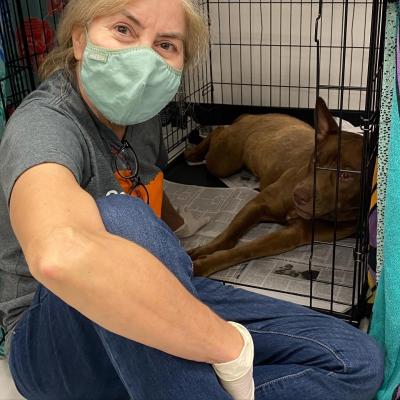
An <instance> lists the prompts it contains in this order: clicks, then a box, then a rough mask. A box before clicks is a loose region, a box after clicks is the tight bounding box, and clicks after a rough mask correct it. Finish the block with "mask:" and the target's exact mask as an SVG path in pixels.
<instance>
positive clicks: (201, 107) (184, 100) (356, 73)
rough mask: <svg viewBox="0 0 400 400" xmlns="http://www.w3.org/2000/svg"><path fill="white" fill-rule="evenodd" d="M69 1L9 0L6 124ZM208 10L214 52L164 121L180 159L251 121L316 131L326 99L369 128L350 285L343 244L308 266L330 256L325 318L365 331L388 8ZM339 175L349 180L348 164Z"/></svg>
mask: <svg viewBox="0 0 400 400" xmlns="http://www.w3.org/2000/svg"><path fill="white" fill-rule="evenodd" d="M66 2H67V0H34V1H32V0H30V1H28V0H14V1H11V0H0V12H1V23H0V35H1V36H0V39H1V42H2V44H3V48H4V53H5V58H6V75H5V76H4V77H1V76H0V79H1V81H2V83H3V85H0V94H1V104H2V105H3V108H4V109H5V110H6V118H9V116H10V115H11V113H12V111H13V110H14V109H15V107H16V106H17V105H18V104H19V102H20V101H21V100H22V98H23V97H24V96H25V95H26V94H28V93H29V92H30V91H31V90H33V89H34V88H35V86H36V85H37V83H38V82H37V78H36V71H37V68H38V65H39V64H40V62H41V60H42V58H43V57H44V55H45V54H46V52H47V51H48V50H49V49H50V48H51V46H52V45H53V43H54V40H55V39H54V36H55V35H54V31H55V28H56V26H57V23H58V18H59V16H60V13H61V11H62V9H63V7H64V6H65V4H66ZM200 6H201V8H202V10H203V12H204V14H205V16H206V17H207V19H208V22H209V28H210V46H209V51H208V54H207V55H206V57H204V59H203V60H202V61H201V62H200V63H199V64H198V65H197V66H196V67H193V68H191V69H189V70H188V71H187V72H186V74H185V77H184V81H183V84H182V87H181V90H180V92H179V93H178V95H177V96H176V99H175V100H174V101H173V102H172V103H171V104H170V105H169V106H167V108H166V109H165V110H164V112H163V113H162V115H161V119H162V125H163V132H164V138H165V142H166V145H167V149H168V151H169V156H170V160H171V161H172V160H174V159H176V158H177V157H178V156H179V155H180V154H181V153H182V151H183V150H184V149H185V147H186V145H187V142H188V139H190V138H193V137H194V136H196V133H197V132H198V130H199V129H201V128H202V127H204V126H207V127H208V126H213V125H225V124H230V123H231V122H232V121H233V120H234V119H235V118H237V117H238V116H239V115H241V114H243V113H267V112H280V113H287V114H290V115H292V116H295V117H298V118H300V119H302V120H304V121H306V122H309V123H311V124H313V108H314V104H315V99H316V97H317V96H318V95H319V96H321V97H322V98H324V99H325V101H326V103H327V105H328V107H329V108H330V110H331V111H332V113H333V114H334V115H336V116H337V117H339V123H340V124H342V121H343V120H347V121H349V122H351V123H352V124H353V125H356V126H360V127H361V129H362V132H363V138H364V139H363V140H364V146H363V163H362V168H361V170H360V171H358V172H359V173H360V176H361V194H362V195H361V203H360V210H359V215H358V233H357V235H356V237H355V240H354V243H353V244H351V245H347V246H348V247H351V251H352V257H353V258H354V263H353V269H352V271H351V280H350V283H349V282H345V283H344V282H342V281H340V280H339V279H337V274H336V270H337V268H338V266H337V264H338V257H337V254H338V251H339V249H340V247H341V246H342V245H341V244H340V243H337V242H336V241H334V243H317V242H316V241H313V244H312V245H311V248H310V257H309V261H308V267H309V271H310V272H311V271H312V270H313V268H314V266H315V264H316V263H318V260H317V258H318V257H317V256H316V249H317V248H320V247H321V246H323V247H325V248H326V249H327V250H326V251H327V252H329V253H330V256H331V259H332V273H331V277H330V279H328V280H325V282H324V283H325V284H326V285H327V286H328V287H329V293H328V297H327V299H328V300H327V301H328V303H329V305H328V307H325V311H328V312H329V313H332V314H335V315H337V316H339V317H341V318H344V319H346V320H348V321H351V322H353V323H357V322H358V321H359V320H360V317H361V315H362V313H363V303H364V302H363V297H364V291H365V289H366V271H367V266H366V262H367V261H366V258H367V252H368V231H367V219H368V205H369V198H370V181H371V173H372V169H373V164H374V158H375V154H376V146H377V135H378V122H379V104H380V89H381V81H382V67H383V44H384V33H385V12H386V1H383V0H375V1H373V0H367V1H361V0H353V1H343V0H342V1H339V0H330V1H322V0H319V1H313V0H308V1H303V0H301V1H294V0H281V1H279V0H268V1H267V0H258V1H256V0H207V1H205V0H204V1H200ZM335 171H336V172H337V173H340V166H338V167H337V168H336V169H335ZM318 173H319V168H318V166H315V174H318ZM310 276H312V274H311V275H310ZM316 281H317V279H314V278H311V279H310V280H309V282H308V288H309V289H308V293H307V294H303V295H302V296H304V297H305V299H306V303H307V305H309V306H310V307H313V308H320V307H319V305H318V304H319V303H318V300H320V299H321V298H320V296H319V295H318V293H316V291H315V287H316V283H317V282H316ZM249 286H252V287H256V286H254V285H249ZM256 288H257V287H256ZM272 290H273V289H272ZM340 290H346V291H350V292H351V295H350V300H348V301H345V302H343V304H342V305H343V306H344V307H342V308H341V309H340V310H339V311H338V309H337V308H335V307H334V303H335V301H334V296H335V293H336V292H337V291H340ZM286 292H287V294H295V295H298V294H299V293H296V292H295V291H293V290H287V291H286ZM325 300H326V298H325ZM339 303H340V302H339Z"/></svg>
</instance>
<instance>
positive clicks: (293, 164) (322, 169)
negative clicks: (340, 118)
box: [184, 98, 363, 276]
mask: <svg viewBox="0 0 400 400" xmlns="http://www.w3.org/2000/svg"><path fill="white" fill-rule="evenodd" d="M315 119H316V121H318V133H317V142H318V143H317V154H316V160H317V166H318V168H319V169H318V171H317V174H316V175H317V177H316V186H315V187H316V198H315V218H316V222H315V240H317V241H323V242H331V241H333V240H334V224H335V214H336V221H337V225H336V239H337V240H339V239H343V238H345V237H347V236H350V235H352V234H354V233H355V231H356V222H357V216H358V206H359V199H360V169H361V158H362V145H363V138H362V136H361V135H357V134H354V133H351V132H346V131H342V135H341V141H340V151H338V150H339V149H338V144H339V143H338V135H339V127H338V125H337V123H336V122H335V120H334V119H333V117H332V116H331V114H330V112H329V110H328V109H327V107H326V104H325V102H324V101H323V100H322V99H321V98H318V99H317V102H316V107H315ZM314 152H315V130H314V128H312V127H311V126H310V125H308V124H306V123H305V122H303V121H301V120H298V119H296V118H293V117H290V116H288V115H283V114H264V115H242V116H241V117H239V118H238V119H237V120H236V121H234V123H233V124H232V125H230V126H228V127H218V128H216V129H214V130H213V131H212V132H211V133H210V134H209V135H208V136H207V137H206V138H205V139H203V141H202V142H200V143H199V144H198V145H196V146H195V147H193V148H189V149H187V150H186V151H185V153H184V157H185V158H186V160H188V161H191V162H199V161H201V160H205V163H206V167H207V169H208V171H209V172H210V173H212V174H213V175H215V176H217V177H220V178H224V177H227V176H230V175H232V174H234V173H235V172H237V171H239V170H240V169H242V168H243V167H245V168H247V169H248V170H249V171H250V172H251V173H252V174H253V175H255V176H256V177H258V178H259V181H260V187H259V189H260V193H259V194H258V195H257V196H256V197H255V198H254V199H253V200H251V201H249V202H248V203H247V204H246V205H245V206H244V207H243V208H242V209H241V210H240V211H239V213H238V214H237V215H236V216H235V218H234V219H233V220H232V222H231V223H230V224H229V226H228V227H227V228H226V229H225V230H224V231H223V232H222V233H220V234H219V235H218V236H217V237H216V238H214V239H213V240H212V241H211V242H210V243H208V244H206V245H204V246H200V247H197V248H194V249H191V250H189V255H190V257H191V258H192V260H193V265H194V273H195V274H196V275H202V276H208V275H211V274H213V273H215V272H217V271H220V270H222V269H225V268H228V267H230V266H232V265H236V264H239V263H241V262H244V261H247V260H251V259H254V258H260V257H266V256H272V255H275V254H280V253H284V252H286V251H289V250H292V249H294V248H296V247H298V246H302V245H306V244H310V243H311V240H312V222H311V218H312V216H313V207H314V204H313V203H314V201H313V187H314V185H313V183H314V157H315V155H314ZM339 154H340V160H339V159H338V157H339ZM338 161H340V173H339V179H338V182H339V185H338V201H337V204H336V192H337V191H336V183H337V176H336V168H337V163H338ZM259 222H275V223H279V224H282V225H283V227H282V229H280V230H278V231H276V232H273V233H271V234H268V235H266V236H264V237H259V238H257V239H255V240H253V241H251V242H249V243H246V244H241V245H238V246H235V245H236V244H237V242H238V240H239V238H240V237H241V236H243V235H244V234H245V233H246V232H247V231H249V230H250V229H251V228H252V227H253V226H255V225H256V224H258V223H259Z"/></svg>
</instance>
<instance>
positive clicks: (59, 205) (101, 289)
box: [10, 164, 243, 363]
mask: <svg viewBox="0 0 400 400" xmlns="http://www.w3.org/2000/svg"><path fill="white" fill-rule="evenodd" d="M10 215H11V222H12V225H13V229H14V232H15V234H16V236H17V238H18V240H19V242H20V244H21V247H22V249H23V252H24V255H25V258H26V260H27V263H28V266H29V268H30V271H31V273H32V275H33V276H34V277H35V278H36V279H37V280H38V281H39V282H41V283H42V284H43V285H44V286H45V287H47V288H48V289H49V290H51V291H52V292H53V293H55V294H56V295H57V296H58V297H60V298H61V299H63V300H64V301H65V302H66V303H68V304H70V305H71V306H72V307H74V308H76V309H77V310H78V311H79V312H81V313H82V314H83V315H85V316H86V317H88V318H89V319H91V320H92V321H95V322H96V323H98V324H99V325H101V326H103V327H104V328H106V329H108V330H110V331H112V332H115V333H117V334H120V335H122V336H125V337H127V338H129V339H132V340H135V341H138V342H140V343H143V344H146V345H148V346H151V347H155V348H157V349H160V350H162V351H165V352H167V353H170V354H173V355H176V356H179V357H182V358H186V359H190V360H195V361H203V362H209V363H222V362H226V361H230V360H233V359H235V358H236V357H237V356H238V355H239V354H240V352H241V349H242V347H243V340H242V337H241V335H240V334H239V332H238V331H237V329H235V328H234V327H233V326H231V325H230V324H228V323H226V322H225V321H223V320H222V319H220V318H219V317H218V316H217V315H216V314H214V313H213V312H212V311H211V310H210V309H209V308H208V307H206V306H205V305H204V304H202V303H201V302H199V301H198V300H197V299H196V298H195V297H193V296H192V295H191V294H190V293H189V292H188V291H187V290H186V289H185V288H184V287H183V286H182V285H181V284H180V282H179V281H178V280H177V279H176V278H175V277H174V276H173V274H171V273H170V272H169V270H168V269H167V268H166V267H165V266H164V265H163V264H162V263H161V262H160V261H159V260H158V259H157V258H156V257H154V256H153V255H151V254H150V253H149V252H148V251H146V250H144V249H143V248H141V247H139V246H138V245H136V244H134V243H132V242H130V241H127V240H125V239H123V238H121V237H118V236H115V235H112V234H109V233H108V232H107V231H106V230H105V228H104V225H103V222H102V220H101V216H100V214H99V211H98V209H97V206H96V203H95V201H94V200H93V198H92V197H91V196H90V195H89V194H88V193H87V192H85V191H84V190H82V189H81V188H80V186H79V185H78V184H77V182H76V180H75V178H74V176H73V174H72V173H71V172H70V171H69V170H68V169H66V168H65V167H62V166H60V165H57V164H42V165H39V166H36V167H33V168H31V169H29V170H28V171H26V172H25V173H24V174H22V175H21V177H20V178H19V179H18V180H17V182H16V184H15V186H14V189H13V192H12V195H11V200H10ZM133 270H134V271H135V272H134V273H132V271H133ZM166 332H168V333H167V334H166Z"/></svg>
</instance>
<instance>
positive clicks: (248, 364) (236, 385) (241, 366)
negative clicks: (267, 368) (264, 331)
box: [212, 322, 254, 400]
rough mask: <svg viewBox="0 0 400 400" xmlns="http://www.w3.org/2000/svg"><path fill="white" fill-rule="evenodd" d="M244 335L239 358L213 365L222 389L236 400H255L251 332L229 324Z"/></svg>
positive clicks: (236, 324) (241, 326) (240, 326)
mask: <svg viewBox="0 0 400 400" xmlns="http://www.w3.org/2000/svg"><path fill="white" fill-rule="evenodd" d="M228 323H229V324H231V325H233V326H234V327H235V328H236V329H237V330H238V331H239V332H240V334H241V335H242V337H243V341H244V346H243V349H242V351H241V353H240V355H239V357H238V358H236V359H235V360H233V361H229V362H227V363H221V364H213V365H212V366H213V368H214V370H215V373H216V374H217V376H218V378H219V381H220V382H221V385H222V387H223V388H224V389H225V390H226V391H227V392H228V393H229V394H230V395H231V396H232V397H233V399H234V400H254V380H253V360H254V344H253V339H252V337H251V335H250V333H249V331H248V330H247V329H246V328H245V327H244V326H243V325H240V324H238V323H236V322H228Z"/></svg>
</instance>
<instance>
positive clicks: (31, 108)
mask: <svg viewBox="0 0 400 400" xmlns="http://www.w3.org/2000/svg"><path fill="white" fill-rule="evenodd" d="M85 112H86V109H85V107H84V105H83V103H82V99H81V97H80V96H79V95H78V93H77V92H76V90H75V89H74V87H73V85H72V83H71V82H70V80H69V79H68V78H67V77H66V75H65V74H64V72H62V71H57V72H55V73H54V74H53V75H52V76H50V77H49V78H48V79H46V80H45V81H43V82H42V83H40V85H39V86H38V87H37V88H36V89H35V90H33V91H32V92H31V93H29V94H28V95H27V96H26V97H25V98H24V100H23V101H22V102H21V104H20V105H19V107H18V108H17V109H16V111H15V112H14V114H13V115H12V116H11V119H10V120H11V121H12V120H13V119H22V120H29V119H30V118H32V117H35V116H37V117H42V118H41V120H42V122H43V123H44V122H46V119H45V118H46V117H47V118H51V120H52V121H54V120H59V119H65V118H69V119H72V120H76V121H78V120H79V119H80V118H81V115H80V114H82V113H85Z"/></svg>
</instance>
